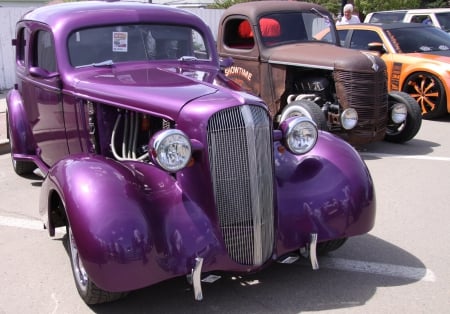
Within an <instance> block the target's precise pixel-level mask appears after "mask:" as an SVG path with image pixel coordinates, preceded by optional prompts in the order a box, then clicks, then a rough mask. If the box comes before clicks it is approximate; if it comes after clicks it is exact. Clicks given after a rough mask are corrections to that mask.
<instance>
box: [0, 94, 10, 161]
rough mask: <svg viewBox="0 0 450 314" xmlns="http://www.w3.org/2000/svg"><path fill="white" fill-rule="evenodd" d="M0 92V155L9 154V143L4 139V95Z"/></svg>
mask: <svg viewBox="0 0 450 314" xmlns="http://www.w3.org/2000/svg"><path fill="white" fill-rule="evenodd" d="M7 92H8V91H6V90H2V91H0V154H5V153H8V152H9V141H8V139H7V138H6V93H7Z"/></svg>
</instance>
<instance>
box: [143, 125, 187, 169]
mask: <svg viewBox="0 0 450 314" xmlns="http://www.w3.org/2000/svg"><path fill="white" fill-rule="evenodd" d="M149 147H151V156H152V158H153V161H154V162H155V163H157V164H158V165H159V166H160V167H161V168H163V169H164V170H166V171H169V172H176V171H178V170H180V169H183V168H184V167H186V165H187V164H188V162H189V160H190V159H191V155H192V148H191V142H190V141H189V138H188V137H187V135H186V134H184V133H183V132H182V131H180V130H164V131H160V132H158V133H156V134H155V136H154V137H153V138H152V139H151V140H150V144H149Z"/></svg>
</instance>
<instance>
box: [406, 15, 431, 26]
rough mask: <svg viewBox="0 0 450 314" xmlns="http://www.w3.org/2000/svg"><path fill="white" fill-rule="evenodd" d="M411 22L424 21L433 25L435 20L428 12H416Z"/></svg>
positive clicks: (423, 22)
mask: <svg viewBox="0 0 450 314" xmlns="http://www.w3.org/2000/svg"><path fill="white" fill-rule="evenodd" d="M411 23H422V24H430V25H433V21H432V20H431V17H430V16H429V15H428V14H416V15H412V16H411Z"/></svg>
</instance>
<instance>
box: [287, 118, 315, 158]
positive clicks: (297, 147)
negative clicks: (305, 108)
mask: <svg viewBox="0 0 450 314" xmlns="http://www.w3.org/2000/svg"><path fill="white" fill-rule="evenodd" d="M280 127H281V130H282V131H283V134H284V144H285V146H286V147H287V148H288V149H289V151H290V152H291V153H293V154H296V155H300V154H306V153H307V152H309V151H310V150H311V149H313V147H314V146H315V145H316V142H317V136H318V131H317V126H316V124H315V123H314V122H313V121H311V120H310V119H308V118H306V117H300V116H297V117H293V118H289V119H287V120H285V121H283V123H282V124H281V126H280Z"/></svg>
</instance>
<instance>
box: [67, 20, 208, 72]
mask: <svg viewBox="0 0 450 314" xmlns="http://www.w3.org/2000/svg"><path fill="white" fill-rule="evenodd" d="M68 50H69V60H70V63H71V65H72V66H74V67H83V66H89V65H95V64H101V63H103V62H105V61H112V62H113V63H114V64H116V63H118V62H129V61H147V60H179V59H180V58H181V59H182V60H185V59H187V58H188V57H190V60H200V61H201V60H209V58H210V54H209V51H208V46H207V45H206V43H205V40H204V38H203V36H202V35H201V34H200V33H199V32H198V31H196V30H195V29H192V28H190V27H188V26H175V25H146V24H133V25H115V26H111V25H108V26H103V27H95V28H86V29H80V30H78V31H76V32H73V33H72V34H71V35H70V36H69V38H68Z"/></svg>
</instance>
